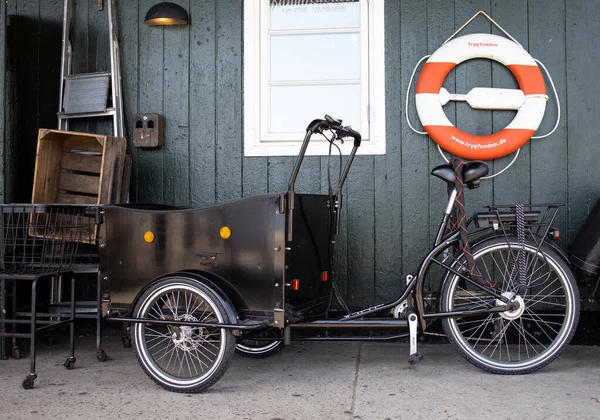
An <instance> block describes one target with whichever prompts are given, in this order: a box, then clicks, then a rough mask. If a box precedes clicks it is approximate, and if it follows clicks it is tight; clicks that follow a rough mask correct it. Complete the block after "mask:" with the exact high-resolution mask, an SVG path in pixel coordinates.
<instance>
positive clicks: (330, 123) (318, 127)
mask: <svg viewBox="0 0 600 420" xmlns="http://www.w3.org/2000/svg"><path fill="white" fill-rule="evenodd" d="M306 130H307V131H310V132H311V133H322V132H323V130H331V131H333V132H334V133H335V134H336V137H337V138H338V139H342V138H344V137H352V138H353V139H354V147H360V142H361V139H362V137H361V135H360V133H359V132H358V131H356V130H353V129H352V127H350V126H346V127H344V126H343V125H342V120H337V119H335V118H333V117H331V116H330V115H325V119H324V120H321V119H316V120H313V121H312V122H311V123H310V124H309V125H308V127H307V128H306Z"/></svg>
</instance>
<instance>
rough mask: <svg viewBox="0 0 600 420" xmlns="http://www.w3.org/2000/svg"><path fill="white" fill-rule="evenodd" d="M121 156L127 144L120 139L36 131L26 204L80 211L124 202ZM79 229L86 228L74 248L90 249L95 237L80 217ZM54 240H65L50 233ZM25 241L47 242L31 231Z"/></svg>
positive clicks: (90, 225) (94, 228)
mask: <svg viewBox="0 0 600 420" xmlns="http://www.w3.org/2000/svg"><path fill="white" fill-rule="evenodd" d="M126 151H127V140H125V138H123V137H113V136H103V135H96V134H89V133H76V132H71V131H59V130H48V129H40V130H39V133H38V144H37V154H36V160H35V173H34V177H33V193H32V197H31V202H32V203H34V204H36V203H40V204H54V203H58V204H82V205H83V204H118V203H120V202H122V197H127V192H126V191H122V190H123V189H125V188H128V187H129V183H128V182H126V180H127V179H128V174H124V167H125V163H126V160H127V159H126ZM65 217H67V218H68V216H65ZM62 222H63V224H64V223H67V222H69V220H63V221H62ZM71 222H72V221H71ZM79 223H80V224H83V225H85V226H87V228H85V227H82V229H83V230H84V231H83V232H81V238H80V239H78V240H77V242H84V243H91V244H93V243H95V242H96V237H97V233H98V232H97V226H96V225H95V224H94V223H93V220H91V219H90V220H87V218H85V217H83V218H81V217H80V221H79ZM64 225H65V226H67V225H68V223H67V224H64ZM59 234H64V235H65V237H68V236H67V234H68V232H57V233H55V235H59ZM29 235H30V236H36V237H47V235H45V234H43V233H40V232H39V231H36V230H34V229H32V228H31V227H30V229H29Z"/></svg>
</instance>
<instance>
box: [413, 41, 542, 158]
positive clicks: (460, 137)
mask: <svg viewBox="0 0 600 420" xmlns="http://www.w3.org/2000/svg"><path fill="white" fill-rule="evenodd" d="M472 58H489V59H491V60H496V61H498V62H500V63H502V64H504V65H505V66H506V67H508V68H509V69H510V71H511V72H512V74H513V75H514V76H515V78H516V79H517V82H518V84H519V88H520V90H521V91H523V93H524V100H523V103H522V105H520V107H519V108H518V111H517V114H516V115H515V118H514V119H513V120H512V122H511V123H510V124H509V125H508V126H506V127H505V128H504V129H502V130H500V131H498V132H496V133H492V134H490V135H486V136H478V135H473V134H469V133H465V132H463V131H461V130H459V129H458V128H456V127H455V126H454V125H453V124H452V123H451V122H450V120H448V118H447V117H446V114H445V113H444V110H443V109H442V102H444V100H443V99H444V98H440V89H442V84H443V83H444V79H445V78H446V76H447V75H448V73H449V72H450V70H452V69H453V68H454V67H455V66H456V65H457V64H459V63H462V62H463V61H466V60H470V59H472ZM443 92H445V90H443ZM446 93H447V92H446ZM547 100H548V96H546V85H545V83H544V77H543V76H542V72H541V71H540V69H539V67H538V65H537V64H536V62H535V60H534V59H533V58H532V57H531V56H530V55H529V53H528V52H527V51H525V49H524V48H523V47H521V46H520V45H519V44H517V43H515V42H513V41H511V40H510V39H508V38H504V37H501V36H498V35H492V34H471V35H464V36H461V37H458V38H454V39H453V40H451V41H449V42H447V43H446V44H444V45H442V46H441V47H440V48H439V49H438V50H437V51H435V52H434V53H433V54H432V55H431V57H429V59H428V60H427V62H426V63H425V65H424V66H423V69H422V70H421V73H420V75H419V78H418V80H417V85H416V99H415V102H416V107H417V113H418V115H419V119H420V120H421V123H422V124H423V127H424V128H425V130H426V131H427V134H429V136H430V137H431V138H432V139H433V140H434V141H435V142H436V143H437V144H438V145H440V146H441V147H442V148H443V149H445V150H446V151H448V152H450V153H452V154H454V155H456V156H460V157H463V158H466V159H480V160H491V159H497V158H499V157H502V156H506V155H508V154H510V153H512V152H514V151H515V150H517V149H519V148H520V147H521V146H523V145H524V144H525V143H527V141H528V140H529V139H530V138H531V137H532V136H533V135H534V133H535V132H536V130H537V129H538V127H539V126H540V123H541V122H542V119H543V117H544V111H545V109H546V101H547ZM444 103H445V102H444Z"/></svg>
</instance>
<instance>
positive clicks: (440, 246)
mask: <svg viewBox="0 0 600 420" xmlns="http://www.w3.org/2000/svg"><path fill="white" fill-rule="evenodd" d="M312 134H314V133H313V131H312V126H309V128H308V129H307V133H306V136H305V138H304V142H303V144H302V148H301V150H300V154H299V156H298V159H297V161H296V165H295V166H294V170H293V172H292V176H291V177H290V183H289V188H288V193H287V196H288V203H290V202H292V203H293V196H294V183H295V180H296V177H297V175H298V172H299V170H300V166H301V165H302V161H303V158H304V154H305V152H306V149H307V147H308V143H309V142H310V138H311V136H312ZM359 145H360V143H359V144H358V145H356V144H355V146H354V148H353V149H352V152H351V153H350V156H349V157H348V159H347V161H346V164H345V166H344V170H343V174H342V177H341V178H340V180H339V181H338V187H337V195H336V196H335V203H333V206H332V211H333V212H334V213H335V214H334V216H335V217H334V220H335V221H336V222H335V230H336V232H337V231H338V230H339V213H340V209H341V192H342V186H343V184H344V181H345V179H346V175H347V174H348V171H349V169H350V166H351V165H352V161H353V159H354V157H355V155H356V151H357V148H358V146H359ZM456 196H457V190H456V188H452V189H451V190H450V193H449V198H448V203H447V205H446V209H445V211H444V216H443V219H442V221H441V223H440V226H439V228H438V232H437V234H436V238H435V242H434V244H433V247H432V248H431V250H430V251H429V252H428V253H427V255H426V256H425V257H424V258H423V260H422V261H421V264H420V266H419V269H418V272H417V275H416V277H413V276H410V275H409V276H407V279H408V283H407V287H406V289H405V290H404V292H403V293H402V294H401V295H400V296H399V297H398V298H397V299H395V300H393V301H391V302H388V303H382V304H379V305H375V306H372V307H369V308H365V309H362V310H359V311H356V312H353V313H350V314H348V315H345V316H343V317H342V318H339V319H337V320H330V319H328V320H316V321H312V322H302V323H298V324H292V325H291V326H293V327H295V328H311V327H315V328H346V327H347V328H354V327H361V326H362V327H365V326H367V327H383V328H386V327H390V328H392V327H399V326H407V323H406V321H404V323H403V324H402V322H401V321H400V320H395V322H394V321H392V320H390V319H389V318H387V319H386V318H379V319H372V320H369V321H368V325H366V324H365V323H364V322H365V320H364V319H359V318H363V317H365V316H367V315H373V314H377V313H381V312H383V311H386V310H390V309H392V308H394V307H396V306H397V305H399V304H401V303H402V302H404V301H406V300H407V299H408V298H409V296H411V294H412V295H413V297H414V301H415V304H416V308H412V309H416V312H417V316H418V317H419V323H420V325H421V329H422V330H423V331H424V330H425V329H426V328H427V320H428V319H437V318H450V317H465V316H478V315H487V314H492V313H501V312H505V311H508V310H511V309H513V308H512V306H511V305H510V304H509V301H510V299H509V298H508V297H506V296H504V295H502V294H501V293H498V292H497V291H495V290H493V289H490V288H489V287H488V286H487V284H486V283H485V281H482V280H481V279H476V278H473V277H471V276H469V275H467V274H465V273H462V272H461V271H460V267H458V269H457V268H456V267H454V266H453V265H449V264H447V263H446V262H445V260H446V258H444V259H442V260H440V259H438V257H439V256H440V255H442V254H444V253H446V252H447V250H448V249H450V248H452V247H454V246H455V245H456V244H458V243H459V241H460V228H458V227H457V228H455V229H452V230H450V231H449V232H448V224H449V222H450V218H451V215H452V212H453V210H454V208H455V205H456V204H455V201H456ZM290 197H291V198H290ZM540 206H546V207H547V210H546V214H544V216H543V217H542V221H544V220H545V223H543V224H540V225H539V227H538V236H540V237H541V238H542V240H540V241H539V243H538V248H537V251H539V249H540V248H541V245H542V243H543V242H544V240H543V238H545V237H546V235H547V234H548V232H549V230H550V228H551V225H552V222H553V221H554V219H555V217H556V212H557V209H558V207H560V205H558V204H543V205H540ZM510 207H511V206H488V208H489V209H490V210H492V209H493V210H494V211H495V213H496V214H497V215H498V220H501V219H500V214H499V211H498V209H499V208H510ZM530 207H531V206H530ZM536 207H537V206H536ZM552 209H554V211H553V212H552ZM287 211H288V220H289V221H290V223H288V234H289V235H291V226H290V225H291V212H292V211H293V207H289V204H288V208H287ZM547 216H549V217H547ZM472 220H473V219H472V218H471V219H469V221H468V222H467V224H469V223H470V222H471V221H472ZM542 225H546V230H545V231H544V232H543V233H541V235H539V234H540V232H539V230H540V229H541V226H542ZM500 226H502V233H500V234H493V230H490V232H491V234H489V235H487V236H486V238H485V239H489V238H492V237H494V236H501V235H503V236H504V237H506V238H507V239H508V234H507V232H506V230H505V229H504V226H503V225H502V223H500ZM484 230H487V229H484ZM447 232H448V233H447ZM289 239H291V236H290V237H289ZM448 256H453V257H456V256H457V255H454V253H448ZM458 256H460V255H458ZM453 261H455V262H456V261H457V260H456V259H453ZM434 264H435V265H439V266H440V267H442V268H443V269H444V270H445V273H446V275H445V276H444V279H445V278H447V276H448V274H453V275H456V276H458V277H460V278H461V279H462V280H464V281H466V282H468V283H470V284H471V285H473V286H474V287H476V288H478V289H480V290H481V291H484V292H485V293H487V294H490V295H492V296H493V297H494V298H496V299H497V300H498V301H500V302H504V305H497V306H495V307H493V308H489V307H487V308H481V307H474V308H472V309H468V310H461V311H447V312H443V311H437V312H432V313H425V304H424V302H425V299H424V290H423V289H424V282H425V278H426V277H427V274H428V273H429V270H430V268H431V267H432V265H434ZM466 271H467V270H465V272H466ZM442 286H443V284H442ZM390 321H391V322H390Z"/></svg>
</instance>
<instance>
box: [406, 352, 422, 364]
mask: <svg viewBox="0 0 600 420" xmlns="http://www.w3.org/2000/svg"><path fill="white" fill-rule="evenodd" d="M422 360H423V355H422V354H421V353H420V352H416V353H413V354H411V355H410V356H408V364H409V365H411V366H414V365H417V364H419V363H421V361H422Z"/></svg>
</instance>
